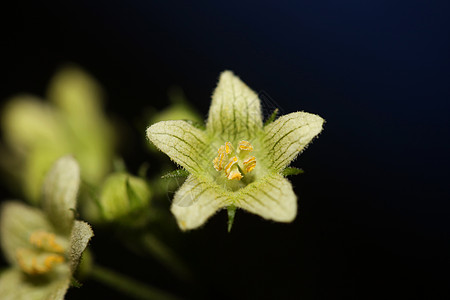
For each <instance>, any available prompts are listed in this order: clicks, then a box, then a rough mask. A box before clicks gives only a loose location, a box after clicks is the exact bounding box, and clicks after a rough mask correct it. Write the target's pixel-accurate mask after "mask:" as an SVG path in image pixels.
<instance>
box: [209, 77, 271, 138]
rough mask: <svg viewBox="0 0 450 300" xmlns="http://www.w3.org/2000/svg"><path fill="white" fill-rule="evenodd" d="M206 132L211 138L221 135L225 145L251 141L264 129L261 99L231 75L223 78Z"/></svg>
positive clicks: (217, 90)
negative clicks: (241, 140) (225, 142)
mask: <svg viewBox="0 0 450 300" xmlns="http://www.w3.org/2000/svg"><path fill="white" fill-rule="evenodd" d="M206 128H207V130H208V132H209V133H210V134H212V135H216V134H220V135H221V137H222V139H223V140H224V141H231V142H232V143H236V142H237V141H238V140H239V139H251V138H252V137H254V136H255V134H256V133H258V132H259V131H260V130H261V128H262V114H261V105H260V100H259V98H258V95H257V94H256V93H255V92H254V91H252V90H251V89H250V88H249V87H248V86H247V85H246V84H245V83H243V82H242V81H241V80H240V79H239V77H237V76H235V75H234V74H233V72H231V71H225V72H223V73H222V74H221V75H220V80H219V84H218V85H217V88H216V90H215V91H214V94H213V96H212V103H211V107H210V109H209V116H208V121H207V124H206Z"/></svg>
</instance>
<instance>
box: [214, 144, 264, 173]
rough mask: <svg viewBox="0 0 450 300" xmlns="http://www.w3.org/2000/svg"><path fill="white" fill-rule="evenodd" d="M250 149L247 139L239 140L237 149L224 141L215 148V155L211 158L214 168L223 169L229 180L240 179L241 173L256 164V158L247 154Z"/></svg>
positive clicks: (251, 147) (248, 170) (249, 169)
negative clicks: (223, 143)
mask: <svg viewBox="0 0 450 300" xmlns="http://www.w3.org/2000/svg"><path fill="white" fill-rule="evenodd" d="M252 151H253V146H252V145H251V144H250V142H248V141H245V140H242V141H240V142H239V143H238V148H237V151H235V150H234V148H233V145H232V144H231V143H230V142H226V143H225V145H222V146H220V147H219V149H218V150H217V157H216V158H214V160H213V164H214V168H215V169H216V170H217V171H222V170H224V171H225V175H226V177H227V178H228V179H229V180H241V179H242V178H243V174H247V173H249V172H251V171H252V170H253V169H254V168H255V166H256V158H255V157H254V156H249V153H250V152H252ZM241 172H242V173H243V174H242V173H241Z"/></svg>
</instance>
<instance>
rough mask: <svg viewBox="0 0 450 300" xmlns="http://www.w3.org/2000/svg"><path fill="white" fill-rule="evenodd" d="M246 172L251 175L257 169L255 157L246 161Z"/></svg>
mask: <svg viewBox="0 0 450 300" xmlns="http://www.w3.org/2000/svg"><path fill="white" fill-rule="evenodd" d="M244 167H245V172H246V173H249V172H251V171H252V170H253V169H254V168H255V167H256V158H255V157H254V156H250V157H249V158H247V159H246V160H244Z"/></svg>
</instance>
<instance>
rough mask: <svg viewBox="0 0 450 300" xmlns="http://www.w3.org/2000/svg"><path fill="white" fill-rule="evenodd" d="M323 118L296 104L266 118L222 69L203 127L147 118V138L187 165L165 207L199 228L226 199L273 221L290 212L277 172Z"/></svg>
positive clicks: (287, 187)
mask: <svg viewBox="0 0 450 300" xmlns="http://www.w3.org/2000/svg"><path fill="white" fill-rule="evenodd" d="M323 122H324V120H323V119H322V118H321V117H319V116H317V115H314V114H310V113H306V112H295V113H290V114H288V115H285V116H282V117H280V118H278V119H277V120H276V121H274V122H272V123H270V124H267V125H264V124H263V118H262V113H261V105H260V100H259V99H258V95H257V94H256V93H255V92H254V91H252V90H251V89H250V88H249V87H248V86H246V85H245V84H244V83H243V82H242V81H241V80H240V79H239V78H238V77H236V76H235V75H234V74H233V73H232V72H230V71H225V72H223V73H222V74H221V76H220V80H219V83H218V86H217V88H216V90H215V91H214V94H213V96H212V103H211V107H210V110H209V115H208V120H207V122H206V129H205V130H202V129H199V128H197V127H195V126H193V125H191V124H190V123H188V122H186V121H181V120H178V121H163V122H159V123H156V124H154V125H152V126H150V127H149V128H148V129H147V137H148V139H149V140H150V141H151V142H153V144H155V145H156V147H158V148H159V149H160V150H161V151H163V152H165V153H166V154H167V155H168V156H169V157H170V158H171V159H172V160H173V161H174V162H175V163H177V164H179V165H181V166H182V167H184V168H185V169H186V170H187V171H188V172H189V173H190V175H189V176H188V178H187V179H186V181H185V182H184V184H183V185H182V186H181V187H180V188H179V190H178V191H177V192H176V194H175V196H174V200H173V204H172V208H171V211H172V213H173V214H174V215H175V217H176V219H177V222H178V225H179V226H180V228H181V229H183V230H188V229H194V228H197V227H199V226H201V225H202V224H203V223H205V222H206V220H207V219H208V218H209V217H210V216H212V215H213V214H214V213H215V212H216V211H218V210H219V209H221V208H224V207H227V208H229V209H230V208H231V210H232V209H233V208H234V207H238V208H242V209H244V210H246V211H249V212H251V213H254V214H257V215H259V216H261V217H263V218H265V219H269V220H274V221H279V222H291V221H292V220H294V218H295V216H296V214H297V197H296V195H295V193H294V191H293V188H292V185H291V183H290V182H289V181H288V180H287V179H286V178H285V177H283V175H282V172H283V170H285V168H286V167H287V166H288V165H289V164H290V163H291V162H292V161H293V160H294V159H295V158H296V157H297V155H298V154H299V153H300V152H301V151H302V150H303V149H304V148H305V147H306V146H307V145H308V144H309V143H310V142H311V140H312V139H313V138H314V137H315V136H317V135H318V134H319V133H320V131H321V130H322V125H323ZM229 211H230V210H229Z"/></svg>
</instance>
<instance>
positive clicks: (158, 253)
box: [142, 233, 192, 281]
mask: <svg viewBox="0 0 450 300" xmlns="http://www.w3.org/2000/svg"><path fill="white" fill-rule="evenodd" d="M142 242H143V245H144V246H145V248H146V249H147V250H148V251H149V252H150V253H151V254H152V255H153V256H154V257H155V258H156V259H157V260H159V261H160V262H161V263H162V264H164V265H165V266H166V267H167V268H169V269H170V270H171V271H172V272H174V273H175V274H176V275H178V277H179V278H180V279H183V280H187V281H188V280H190V279H192V275H191V273H190V271H189V269H188V268H187V267H186V266H185V264H184V263H183V262H182V260H181V259H180V258H178V256H177V255H176V254H175V252H173V250H172V249H170V248H169V247H168V246H167V245H166V244H164V243H163V242H162V241H160V240H159V239H158V238H157V237H156V236H155V235H154V234H151V233H145V234H144V235H143V236H142Z"/></svg>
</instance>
